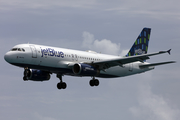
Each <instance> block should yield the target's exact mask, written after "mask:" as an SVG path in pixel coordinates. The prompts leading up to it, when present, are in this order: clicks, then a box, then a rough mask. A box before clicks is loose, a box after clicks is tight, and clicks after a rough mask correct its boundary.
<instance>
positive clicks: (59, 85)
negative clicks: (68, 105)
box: [57, 74, 67, 90]
mask: <svg viewBox="0 0 180 120" xmlns="http://www.w3.org/2000/svg"><path fill="white" fill-rule="evenodd" d="M57 77H58V78H59V80H60V82H59V83H58V84H57V88H58V89H59V90H60V89H66V87H67V84H66V83H65V82H63V81H62V75H59V74H57Z"/></svg>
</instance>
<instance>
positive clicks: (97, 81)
mask: <svg viewBox="0 0 180 120" xmlns="http://www.w3.org/2000/svg"><path fill="white" fill-rule="evenodd" d="M89 85H90V86H91V87H93V86H98V85H99V80H98V79H95V77H93V79H92V80H90V81H89Z"/></svg>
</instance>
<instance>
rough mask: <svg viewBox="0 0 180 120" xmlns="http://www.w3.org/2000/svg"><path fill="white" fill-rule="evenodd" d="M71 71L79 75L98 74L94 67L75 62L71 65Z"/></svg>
mask: <svg viewBox="0 0 180 120" xmlns="http://www.w3.org/2000/svg"><path fill="white" fill-rule="evenodd" d="M73 72H74V74H75V75H79V76H97V75H98V74H99V70H98V69H96V68H94V67H93V66H91V65H88V64H83V63H76V64H74V66H73Z"/></svg>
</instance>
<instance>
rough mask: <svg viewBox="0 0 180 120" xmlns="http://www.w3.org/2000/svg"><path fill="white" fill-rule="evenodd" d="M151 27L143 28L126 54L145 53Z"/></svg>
mask: <svg viewBox="0 0 180 120" xmlns="http://www.w3.org/2000/svg"><path fill="white" fill-rule="evenodd" d="M150 33H151V28H143V30H142V31H141V33H140V35H139V36H138V38H137V39H136V41H135V43H134V44H133V46H132V47H131V49H130V50H129V52H128V53H127V55H126V56H134V55H141V54H146V53H147V51H148V44H149V38H150Z"/></svg>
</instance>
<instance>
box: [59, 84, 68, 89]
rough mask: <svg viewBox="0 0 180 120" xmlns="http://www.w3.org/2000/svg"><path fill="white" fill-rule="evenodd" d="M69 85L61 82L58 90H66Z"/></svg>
mask: <svg viewBox="0 0 180 120" xmlns="http://www.w3.org/2000/svg"><path fill="white" fill-rule="evenodd" d="M66 87H67V84H66V83H65V82H60V83H58V84H57V88H58V89H66Z"/></svg>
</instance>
